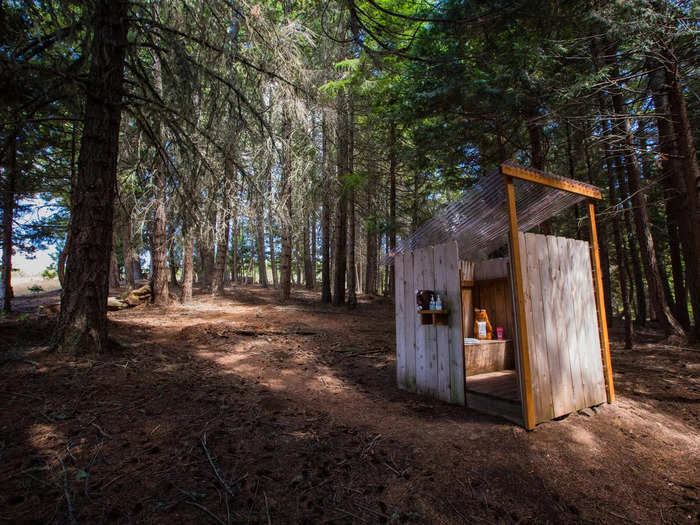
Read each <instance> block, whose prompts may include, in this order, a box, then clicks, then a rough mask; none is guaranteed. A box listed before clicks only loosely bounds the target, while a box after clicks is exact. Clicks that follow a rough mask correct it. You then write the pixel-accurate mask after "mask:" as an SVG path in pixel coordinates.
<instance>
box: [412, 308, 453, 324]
mask: <svg viewBox="0 0 700 525" xmlns="http://www.w3.org/2000/svg"><path fill="white" fill-rule="evenodd" d="M418 315H420V324H435V325H440V326H445V325H447V324H448V320H447V317H448V315H449V311H448V310H419V311H418Z"/></svg>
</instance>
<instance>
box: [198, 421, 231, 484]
mask: <svg viewBox="0 0 700 525" xmlns="http://www.w3.org/2000/svg"><path fill="white" fill-rule="evenodd" d="M202 448H203V449H204V453H205V454H206V455H207V459H208V460H209V464H210V465H211V468H212V470H213V471H214V475H216V479H218V480H219V483H221V486H222V487H224V490H225V491H226V492H227V493H228V494H229V495H231V496H233V491H232V490H231V488H230V487H229V486H228V483H226V482H225V481H224V479H223V478H222V477H221V474H219V469H217V468H216V465H215V464H214V460H213V459H212V458H211V454H209V449H208V448H207V433H206V432H205V433H204V434H203V435H202Z"/></svg>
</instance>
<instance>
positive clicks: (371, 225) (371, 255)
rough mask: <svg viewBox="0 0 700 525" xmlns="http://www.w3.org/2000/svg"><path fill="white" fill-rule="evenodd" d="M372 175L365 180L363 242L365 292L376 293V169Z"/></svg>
mask: <svg viewBox="0 0 700 525" xmlns="http://www.w3.org/2000/svg"><path fill="white" fill-rule="evenodd" d="M373 175H374V176H373V177H371V178H370V180H368V181H367V217H368V220H367V231H366V239H365V244H367V261H366V266H365V286H364V287H365V293H366V294H368V295H377V225H376V223H375V217H374V213H375V202H374V194H375V181H376V178H375V177H376V175H377V173H376V170H375V172H374V173H373Z"/></svg>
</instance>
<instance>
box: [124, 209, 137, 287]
mask: <svg viewBox="0 0 700 525" xmlns="http://www.w3.org/2000/svg"><path fill="white" fill-rule="evenodd" d="M121 226H122V251H123V252H124V277H125V278H126V285H127V286H128V287H129V288H130V289H131V288H134V284H135V282H134V249H133V248H132V246H131V210H124V217H123V220H122V224H121Z"/></svg>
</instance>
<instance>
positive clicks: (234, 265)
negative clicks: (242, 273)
mask: <svg viewBox="0 0 700 525" xmlns="http://www.w3.org/2000/svg"><path fill="white" fill-rule="evenodd" d="M235 211H236V212H237V210H235ZM238 273H239V269H238V213H234V215H233V235H232V239H231V281H232V282H233V284H236V283H237V282H238Z"/></svg>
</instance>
